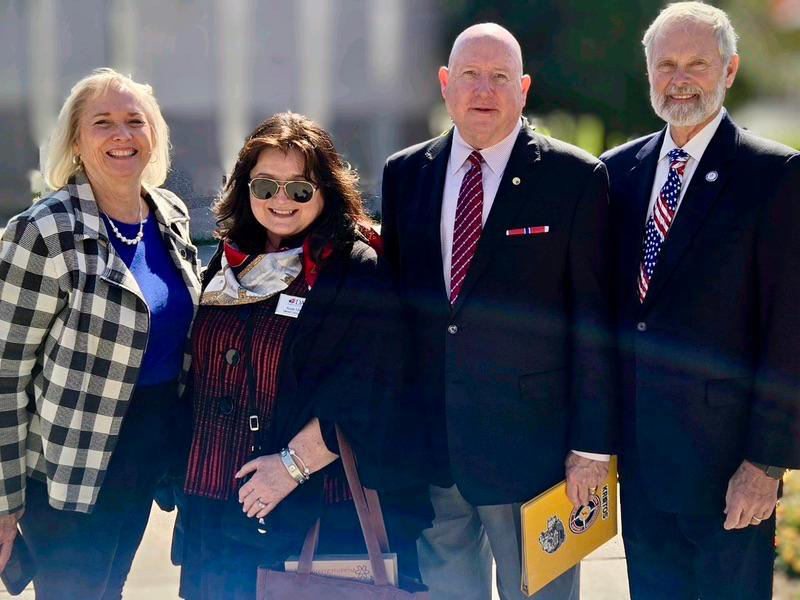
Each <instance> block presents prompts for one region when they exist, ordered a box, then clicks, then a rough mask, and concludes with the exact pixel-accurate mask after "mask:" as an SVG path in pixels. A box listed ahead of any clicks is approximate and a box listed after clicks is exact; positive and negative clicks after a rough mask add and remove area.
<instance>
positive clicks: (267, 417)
mask: <svg viewBox="0 0 800 600" xmlns="http://www.w3.org/2000/svg"><path fill="white" fill-rule="evenodd" d="M307 291H308V288H307V286H306V282H305V278H304V277H303V276H302V274H301V275H299V276H298V277H296V278H295V280H294V281H293V282H292V283H291V284H290V285H289V287H288V288H287V289H286V290H285V291H284V293H286V294H289V295H292V296H300V297H305V295H306V294H307ZM278 296H279V295H278V294H276V295H275V296H273V297H271V298H269V299H267V300H263V301H261V302H255V303H253V304H247V305H238V306H205V305H203V306H201V307H200V309H199V310H198V312H197V317H196V319H195V324H194V329H193V331H192V352H193V358H192V361H193V364H192V367H193V372H194V392H193V398H192V401H193V408H194V436H193V439H192V448H191V451H190V454H189V464H188V470H187V474H186V486H185V489H186V492H187V493H188V494H194V495H198V496H205V497H207V498H216V499H225V498H228V497H229V496H230V495H231V494H232V493H233V492H234V491H235V490H236V489H237V487H238V485H237V481H236V479H234V474H235V473H236V471H238V470H239V468H240V467H241V466H242V465H243V464H244V463H245V462H246V461H247V459H248V458H249V456H250V446H251V444H252V442H253V440H252V438H251V436H252V432H251V431H250V429H249V427H248V425H247V403H248V395H249V387H248V378H247V361H249V360H251V357H250V356H247V355H246V350H245V343H246V336H245V329H246V326H247V315H248V314H249V313H250V311H255V312H254V313H253V314H252V315H251V322H252V326H253V337H252V340H253V341H252V360H253V364H254V366H255V369H254V373H255V379H256V394H255V397H256V406H257V409H258V413H259V420H260V421H261V423H262V425H261V426H262V427H269V423H270V422H271V420H272V417H273V407H274V403H275V395H276V392H277V386H276V384H277V378H278V364H279V359H280V354H281V348H282V346H283V341H284V339H285V337H286V332H287V331H288V329H289V326H290V325H291V323H292V321H293V320H294V319H292V318H291V317H284V316H280V315H276V314H275V308H276V307H277V305H278Z"/></svg>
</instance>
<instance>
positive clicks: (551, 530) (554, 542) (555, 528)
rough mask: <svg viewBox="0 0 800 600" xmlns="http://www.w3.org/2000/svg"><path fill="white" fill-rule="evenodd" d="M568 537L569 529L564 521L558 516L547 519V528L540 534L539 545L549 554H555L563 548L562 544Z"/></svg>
mask: <svg viewBox="0 0 800 600" xmlns="http://www.w3.org/2000/svg"><path fill="white" fill-rule="evenodd" d="M566 539H567V531H566V530H565V529H564V523H562V522H561V519H559V518H558V517H556V516H553V517H550V518H549V519H547V529H546V530H545V531H543V532H542V533H540V534H539V545H540V546H541V547H542V550H544V551H545V552H547V553H548V554H553V552H555V551H556V550H558V549H559V548H561V544H563V543H564V540H566Z"/></svg>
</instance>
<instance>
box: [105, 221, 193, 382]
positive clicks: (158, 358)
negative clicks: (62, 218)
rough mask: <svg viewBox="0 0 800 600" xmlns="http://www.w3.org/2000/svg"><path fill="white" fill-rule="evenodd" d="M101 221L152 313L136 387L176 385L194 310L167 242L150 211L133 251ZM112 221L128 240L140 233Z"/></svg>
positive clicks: (123, 224)
mask: <svg viewBox="0 0 800 600" xmlns="http://www.w3.org/2000/svg"><path fill="white" fill-rule="evenodd" d="M103 219H104V220H105V226H106V229H107V230H108V237H109V239H110V240H111V244H112V245H113V246H114V249H115V250H116V251H117V254H119V256H120V258H121V259H122V260H123V262H124V263H125V264H126V265H127V266H128V268H129V269H130V271H131V273H133V276H134V278H136V282H137V283H138V284H139V288H140V289H141V290H142V294H143V295H144V299H145V302H147V306H148V307H149V309H150V334H149V338H148V341H147V350H146V351H145V354H144V359H143V360H142V368H141V370H140V371H139V379H138V381H137V384H138V385H155V384H158V383H165V382H168V381H172V380H175V379H177V378H178V376H179V375H180V372H181V367H182V365H183V350H184V344H185V343H186V336H187V334H188V333H189V325H190V324H191V322H192V313H193V311H194V309H193V307H192V298H191V296H190V295H189V291H188V290H187V289H186V284H185V283H184V282H183V278H182V277H181V274H180V271H178V267H176V266H175V263H174V262H172V258H171V257H170V255H169V250H168V249H167V244H168V243H169V242H168V241H165V240H164V239H163V238H162V237H161V231H160V229H159V227H158V221H157V220H156V218H155V214H154V213H153V210H152V208H151V210H150V214H149V215H148V216H147V220H146V221H145V224H144V237H143V238H142V239H141V240H140V241H139V243H138V244H136V245H135V246H131V245H128V244H125V243H123V242H122V240H120V239H118V238H117V236H116V235H114V232H113V231H112V230H111V226H110V224H109V217H108V216H107V215H105V214H104V215H103ZM113 221H114V225H116V226H117V229H119V232H120V233H121V234H122V235H123V236H125V237H126V238H128V239H133V238H135V237H136V234H137V233H139V225H138V224H130V223H121V222H120V221H117V220H116V219H114V220H113Z"/></svg>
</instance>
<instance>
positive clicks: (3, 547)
mask: <svg viewBox="0 0 800 600" xmlns="http://www.w3.org/2000/svg"><path fill="white" fill-rule="evenodd" d="M21 516H22V511H20V512H17V513H14V514H11V515H0V573H2V572H3V570H4V569H5V568H6V563H7V562H8V557H9V556H11V548H13V547H14V538H15V537H17V521H19V518H20V517H21Z"/></svg>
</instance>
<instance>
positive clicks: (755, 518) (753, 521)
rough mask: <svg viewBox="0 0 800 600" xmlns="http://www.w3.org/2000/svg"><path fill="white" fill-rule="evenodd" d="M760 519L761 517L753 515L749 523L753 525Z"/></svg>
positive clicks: (759, 521)
mask: <svg viewBox="0 0 800 600" xmlns="http://www.w3.org/2000/svg"><path fill="white" fill-rule="evenodd" d="M762 520H763V519H759V518H758V517H753V518H752V519H750V523H752V524H753V525H758V524H759V523H761V521H762Z"/></svg>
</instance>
